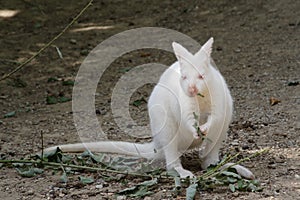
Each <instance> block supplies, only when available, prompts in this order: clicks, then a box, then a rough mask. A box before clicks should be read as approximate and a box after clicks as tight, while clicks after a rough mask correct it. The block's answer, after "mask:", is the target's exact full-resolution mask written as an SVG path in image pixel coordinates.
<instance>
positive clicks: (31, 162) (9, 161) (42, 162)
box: [0, 160, 153, 178]
mask: <svg viewBox="0 0 300 200" xmlns="http://www.w3.org/2000/svg"><path fill="white" fill-rule="evenodd" d="M0 163H5V164H12V163H27V164H28V163H30V164H41V165H46V166H52V167H70V168H73V169H84V170H90V171H102V172H109V173H114V174H124V175H132V176H137V177H144V178H152V177H153V176H151V175H146V174H139V173H134V172H123V171H117V170H112V169H103V168H98V167H89V166H80V165H74V164H64V163H55V162H46V161H37V160H0Z"/></svg>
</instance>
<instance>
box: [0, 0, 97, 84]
mask: <svg viewBox="0 0 300 200" xmlns="http://www.w3.org/2000/svg"><path fill="white" fill-rule="evenodd" d="M92 3H93V0H90V2H89V3H88V4H87V5H86V6H85V7H84V8H83V9H82V10H81V11H80V12H79V13H78V14H77V15H76V17H74V18H73V20H72V21H71V22H70V23H69V24H68V25H67V26H66V27H65V28H64V29H63V30H62V31H61V32H60V33H59V34H58V35H56V36H55V37H54V38H53V39H52V40H51V41H50V42H48V43H47V44H46V45H45V46H43V47H42V48H41V49H40V50H39V51H38V52H37V53H35V54H34V55H33V56H31V57H30V58H29V59H27V60H26V61H25V62H23V63H21V64H20V65H19V66H18V67H16V68H15V69H14V70H12V71H11V72H9V73H8V74H5V75H4V76H2V77H1V78H0V81H3V80H4V79H6V78H8V77H10V76H11V75H13V74H14V73H16V72H17V71H19V70H20V69H22V68H23V67H24V66H25V65H27V64H28V63H30V62H31V61H32V60H33V59H34V58H36V57H37V56H38V55H40V54H41V53H42V52H43V51H44V50H45V49H47V48H48V47H49V46H50V45H51V44H52V43H53V42H54V41H56V40H57V39H58V38H59V37H60V36H62V34H64V33H65V32H66V30H68V29H69V28H70V27H71V26H72V25H73V24H74V23H75V22H76V21H77V20H78V18H79V17H80V16H81V15H82V14H83V13H84V12H85V11H86V10H87V9H88V7H90V6H91V5H92Z"/></svg>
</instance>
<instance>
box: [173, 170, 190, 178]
mask: <svg viewBox="0 0 300 200" xmlns="http://www.w3.org/2000/svg"><path fill="white" fill-rule="evenodd" d="M174 169H175V170H176V171H177V173H178V174H179V176H180V178H187V177H190V178H193V177H195V176H194V174H193V173H192V172H190V171H189V170H186V169H183V168H182V167H175V168H174Z"/></svg>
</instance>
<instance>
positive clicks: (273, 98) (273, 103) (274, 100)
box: [270, 97, 281, 106]
mask: <svg viewBox="0 0 300 200" xmlns="http://www.w3.org/2000/svg"><path fill="white" fill-rule="evenodd" d="M280 102H281V101H280V100H279V99H276V98H275V97H271V98H270V105H271V106H274V105H276V104H278V103H280Z"/></svg>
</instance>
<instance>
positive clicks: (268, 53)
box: [0, 0, 300, 200]
mask: <svg viewBox="0 0 300 200" xmlns="http://www.w3.org/2000/svg"><path fill="white" fill-rule="evenodd" d="M86 3H87V1H76V0H70V1H58V0H52V1H35V0H22V1H19V0H10V1H1V2H0V11H1V10H3V9H12V10H19V11H20V12H19V14H17V15H16V16H14V17H11V18H1V17H0V46H1V51H0V76H2V75H4V74H6V73H8V72H10V71H11V70H12V69H13V68H15V67H16V66H17V65H16V63H14V62H12V61H18V62H22V61H24V60H26V58H28V57H30V56H31V55H33V53H34V52H36V51H37V50H38V49H39V48H41V46H43V45H44V44H45V43H47V42H48V41H50V40H51V38H53V37H54V36H55V35H57V34H58V33H59V32H60V31H61V30H62V29H63V28H64V27H65V26H66V24H68V23H69V22H70V21H71V19H72V17H73V16H75V14H77V13H78V12H79V10H80V9H81V8H82V7H83V6H84V5H85V4H86ZM299 10H300V1H293V0H265V1H260V0H254V1H242V0H230V1H225V0H213V1H204V0H198V1H190V0H187V1H169V0H163V1H162V0H151V1H150V0H149V1H148V0H147V1H138V0H130V1H125V0H115V1H108V0H99V1H96V2H95V3H94V5H93V6H92V7H90V8H89V9H88V11H87V12H86V13H85V14H84V15H83V16H82V17H81V18H80V19H79V20H78V22H77V23H76V24H75V25H74V26H73V27H72V28H71V29H70V30H69V31H67V32H66V33H65V34H64V35H63V36H62V37H61V38H59V39H58V40H57V41H56V42H55V44H54V45H55V46H57V47H58V48H59V49H60V51H61V52H62V54H63V59H60V58H59V56H58V53H57V51H56V49H55V46H51V47H50V48H48V49H47V50H46V51H45V52H43V53H42V54H41V55H40V56H39V57H37V58H36V59H35V60H34V61H33V62H31V63H30V64H29V65H27V66H26V67H25V68H23V69H22V70H21V71H20V72H18V73H16V74H15V75H13V76H12V77H11V78H10V79H7V80H5V81H2V82H0V145H1V146H0V152H1V158H6V159H19V158H24V157H25V156H26V155H29V154H33V153H35V152H38V151H39V150H40V149H41V139H40V131H41V130H42V131H43V132H44V143H45V146H51V145H54V144H62V143H71V142H80V139H79V137H78V135H77V133H76V129H75V126H74V124H73V118H72V108H71V101H69V102H66V103H59V104H54V105H47V104H46V98H47V96H65V97H71V95H72V86H68V85H63V84H62V82H63V81H64V80H74V78H75V76H76V73H77V70H78V68H79V66H80V64H81V62H82V61H83V59H84V58H85V57H86V55H87V54H88V52H89V51H90V50H91V49H93V48H94V47H96V46H97V45H98V44H99V43H100V42H101V41H103V40H105V39H107V38H108V37H110V36H112V35H114V34H116V33H119V32H121V31H125V30H128V29H132V28H137V27H145V26H153V27H164V28H170V29H174V30H177V31H180V32H182V33H184V34H187V35H189V36H191V37H192V38H194V39H195V40H197V41H199V43H201V44H202V43H203V42H205V41H206V40H207V39H208V38H209V37H211V36H213V37H214V38H215V43H214V45H215V46H214V52H213V58H214V60H215V62H216V64H217V66H218V68H219V69H220V71H221V73H222V74H223V75H224V77H225V79H226V80H227V83H228V85H229V87H230V89H231V92H232V95H233V97H234V100H235V115H234V120H233V122H232V125H231V127H230V131H229V137H228V141H227V143H226V145H225V147H224V148H223V150H222V153H223V154H225V153H232V154H234V153H236V152H240V153H241V155H242V156H247V155H249V154H250V153H251V152H252V151H255V150H258V149H261V148H265V147H270V148H271V151H270V152H269V153H268V154H265V155H263V156H261V157H258V158H255V159H253V160H252V161H251V162H246V163H244V164H245V165H246V166H247V167H249V168H250V169H251V170H252V171H253V172H254V173H255V175H256V176H257V178H258V179H259V180H260V181H261V183H262V186H263V187H264V190H263V191H262V192H259V193H246V192H235V193H231V192H230V191H229V190H228V189H224V188H222V189H216V190H214V191H205V192H201V193H200V194H197V197H196V198H197V199H300V197H299V196H300V178H299V176H300V147H299V145H300V137H299V136H300V115H299V111H300V85H299V84H298V85H297V83H299V81H300V15H299V14H300V13H299ZM86 27H90V28H89V29H81V28H86ZM91 27H98V28H91ZM153 61H156V62H160V63H165V64H171V63H172V62H174V61H175V58H174V56H173V55H171V54H170V53H166V52H161V51H156V50H147V51H146V50H145V51H136V52H133V53H130V54H128V55H125V56H123V57H122V58H120V59H118V60H116V61H115V62H114V63H113V64H112V66H111V67H110V68H109V70H108V71H107V72H106V73H105V77H103V79H102V80H101V87H100V85H99V87H98V91H99V92H98V95H97V96H96V108H97V110H98V111H97V113H98V115H97V116H98V117H99V120H101V123H102V124H103V127H104V130H105V131H106V133H108V136H109V138H111V139H114V140H128V141H129V140H132V138H128V136H126V135H124V134H122V133H121V132H119V131H118V127H116V126H115V125H114V123H113V122H112V115H111V112H110V94H111V90H112V88H113V86H114V83H115V82H116V81H117V80H118V77H120V76H121V75H122V73H124V71H126V70H127V69H128V68H130V67H134V66H136V65H139V64H142V63H149V62H153ZM49 78H57V79H58V81H55V82H48V79H49ZM152 87H153V86H152V85H147V86H145V87H142V88H140V90H139V91H138V92H136V93H135V94H134V95H133V97H132V101H135V100H137V99H140V98H141V97H144V98H145V99H146V100H147V98H148V96H149V94H150V92H151V89H152ZM271 97H274V98H276V99H278V100H280V101H281V102H280V103H278V104H276V105H274V106H271V105H270V102H269V100H270V98H271ZM12 111H16V115H15V116H13V117H11V118H4V115H5V114H7V113H9V112H12ZM131 115H132V116H133V118H135V119H136V120H137V121H138V122H139V123H140V124H145V123H147V121H148V116H147V111H146V103H143V104H142V105H140V106H139V107H132V108H131ZM183 160H188V163H187V164H185V167H186V168H189V169H191V170H192V171H193V172H195V173H196V172H197V171H199V170H200V168H199V164H198V161H197V155H196V154H194V153H189V154H187V155H186V156H185V157H184V159H183ZM91 175H92V176H93V174H91ZM94 175H96V174H94ZM77 176H78V174H77V175H74V177H73V179H72V178H71V179H70V180H71V181H70V182H69V183H68V184H61V183H59V177H60V174H59V173H56V174H54V175H53V174H51V170H50V171H46V172H45V173H44V174H41V175H38V176H36V177H34V178H22V177H20V176H19V175H18V174H17V172H16V170H15V169H13V168H7V167H2V168H1V169H0V197H1V199H5V200H7V199H13V200H15V199H102V198H103V199H113V198H116V197H115V196H114V195H113V193H114V192H116V191H118V190H120V189H124V188H126V187H129V186H130V185H134V184H135V183H136V182H139V181H141V180H139V179H135V178H132V177H131V178H130V179H129V180H128V183H127V184H124V183H121V182H116V181H115V182H114V181H111V182H106V183H104V184H103V182H101V176H100V175H99V174H98V175H97V177H98V180H97V181H98V182H97V181H96V182H95V183H93V184H91V185H87V186H82V185H81V186H80V185H79V184H77V182H78V179H77ZM100 182H101V184H102V186H103V187H102V188H101V187H99V188H96V185H99V184H100ZM172 188H173V182H170V183H168V182H166V183H159V185H158V187H157V189H156V190H155V194H153V195H151V196H150V197H146V198H147V199H173V198H174V199H176V198H177V199H180V197H181V196H177V197H176V196H174V195H173V194H172V192H171V190H172ZM182 196H183V195H182Z"/></svg>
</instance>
